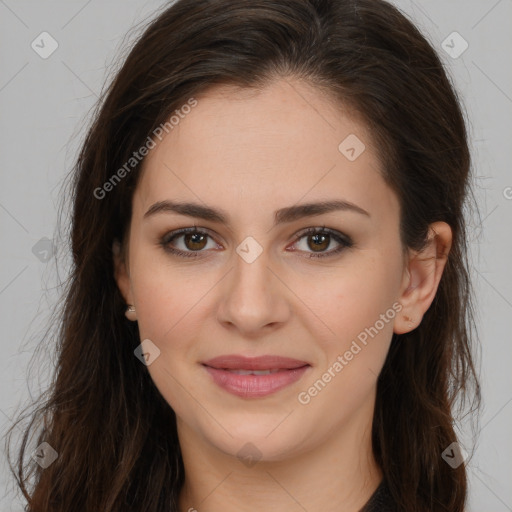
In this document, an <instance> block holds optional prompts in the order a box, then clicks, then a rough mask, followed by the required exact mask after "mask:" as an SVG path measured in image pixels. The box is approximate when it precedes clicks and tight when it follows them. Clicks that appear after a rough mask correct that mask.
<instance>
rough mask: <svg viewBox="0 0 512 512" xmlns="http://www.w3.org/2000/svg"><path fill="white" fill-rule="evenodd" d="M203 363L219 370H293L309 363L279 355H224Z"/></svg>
mask: <svg viewBox="0 0 512 512" xmlns="http://www.w3.org/2000/svg"><path fill="white" fill-rule="evenodd" d="M203 364H204V365H206V366H210V367H211V368H217V369H219V370H293V369H294V368H301V367H302V366H306V365H308V364H309V363H307V362H306V361H299V360H298V359H291V358H289V357H281V356H260V357H245V356H238V355H225V356H219V357H214V358H213V359H209V360H208V361H205V362H204V363H203Z"/></svg>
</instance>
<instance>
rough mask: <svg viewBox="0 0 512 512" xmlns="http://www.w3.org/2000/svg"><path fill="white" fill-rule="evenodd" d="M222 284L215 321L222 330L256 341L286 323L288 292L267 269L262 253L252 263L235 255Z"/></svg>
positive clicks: (267, 263) (280, 279)
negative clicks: (225, 329)
mask: <svg viewBox="0 0 512 512" xmlns="http://www.w3.org/2000/svg"><path fill="white" fill-rule="evenodd" d="M223 281H224V284H223V287H222V288H221V298H220V301H219V306H218V312H217V319H218V321H219V322H220V323H222V324H224V326H225V327H228V328H230V329H236V330H238V332H239V334H242V335H244V336H246V337H256V336H258V335H261V334H265V333H268V332H269V331H270V330H272V329H277V328H279V327H280V326H282V325H284V324H285V323H286V321H287V320H288V319H289V317H290V312H291V308H290V304H289V300H288V298H287V297H288V294H287V292H288V288H287V287H286V286H285V284H284V283H283V279H282V277H281V278H280V277H279V274H278V272H276V270H274V269H272V268H270V265H269V259H268V257H267V254H266V252H265V251H263V252H262V253H261V254H260V255H259V256H258V257H257V258H256V259H255V260H254V261H252V262H248V261H246V260H245V259H244V258H243V257H241V256H239V255H238V254H236V255H235V256H234V268H233V269H232V270H231V272H229V274H228V275H227V276H226V278H225V279H224V280H223ZM288 293H289V292H288Z"/></svg>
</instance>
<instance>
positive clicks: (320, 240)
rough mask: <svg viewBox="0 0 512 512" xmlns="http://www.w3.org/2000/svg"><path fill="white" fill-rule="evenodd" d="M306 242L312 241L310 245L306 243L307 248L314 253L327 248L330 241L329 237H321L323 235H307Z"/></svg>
mask: <svg viewBox="0 0 512 512" xmlns="http://www.w3.org/2000/svg"><path fill="white" fill-rule="evenodd" d="M307 238H308V242H309V240H311V241H312V243H308V247H310V248H311V249H313V250H314V251H317V250H320V251H323V250H325V249H327V247H329V243H330V241H331V239H330V235H323V234H315V235H308V237H307Z"/></svg>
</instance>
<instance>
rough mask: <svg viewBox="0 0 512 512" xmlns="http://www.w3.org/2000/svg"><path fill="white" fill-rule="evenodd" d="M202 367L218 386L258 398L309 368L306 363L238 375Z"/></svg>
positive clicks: (242, 395) (284, 385) (292, 381)
mask: <svg viewBox="0 0 512 512" xmlns="http://www.w3.org/2000/svg"><path fill="white" fill-rule="evenodd" d="M204 367H205V368H206V370H207V372H208V373H209V374H210V375H211V376H212V378H213V380H214V382H215V383H216V384H217V385H218V386H220V387H221V388H222V389H225V390H226V391H228V392H229V393H232V394H233V395H236V396H240V397H242V398H260V397H263V396H267V395H270V394H272V393H275V392H276V391H279V390H280V389H283V388H285V387H286V386H289V385H290V384H293V383H294V382H297V381H298V380H299V379H300V378H301V377H302V376H303V375H304V373H305V372H306V371H307V370H308V368H310V366H309V365H306V366H302V367H301V368H293V369H291V370H282V371H279V372H275V373H269V374H267V375H239V374H237V373H231V372H229V371H227V370H220V369H218V368H212V367H211V366H206V365H204Z"/></svg>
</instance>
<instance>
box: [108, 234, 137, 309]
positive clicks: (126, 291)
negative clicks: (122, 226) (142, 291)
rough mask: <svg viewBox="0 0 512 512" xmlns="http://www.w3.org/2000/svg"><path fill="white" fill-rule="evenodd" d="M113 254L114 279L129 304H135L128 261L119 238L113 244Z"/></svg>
mask: <svg viewBox="0 0 512 512" xmlns="http://www.w3.org/2000/svg"><path fill="white" fill-rule="evenodd" d="M112 256H113V261H114V279H115V280H116V283H117V287H118V288H119V291H120V292H121V295H122V296H123V298H124V300H125V302H126V303H127V304H133V297H132V290H131V284H130V273H129V270H128V262H127V260H126V258H125V255H124V251H123V250H122V248H121V243H120V242H119V240H117V239H115V240H114V243H113V244H112Z"/></svg>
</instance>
